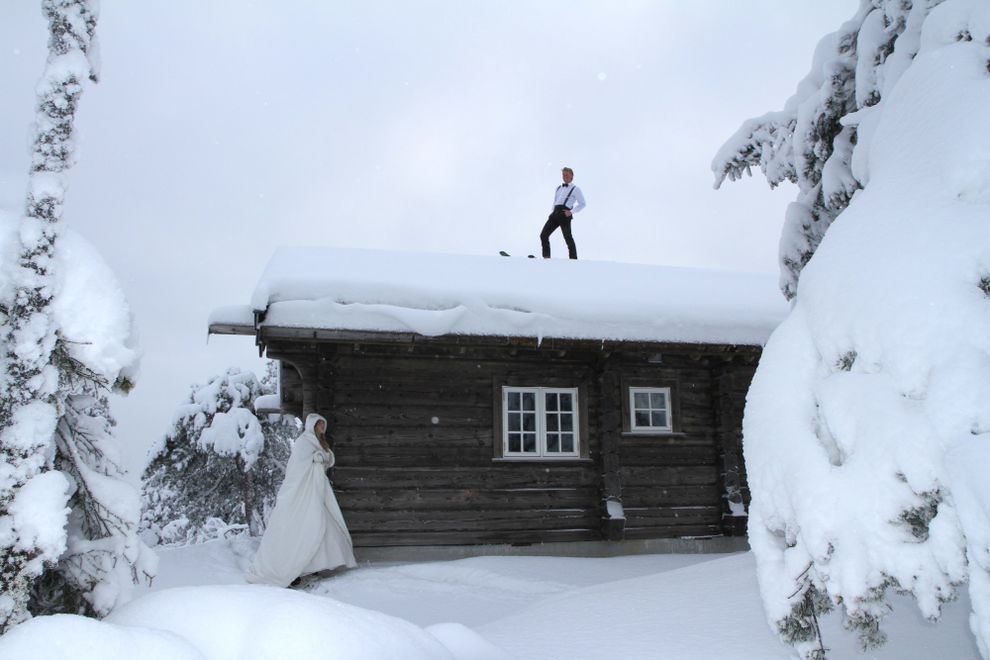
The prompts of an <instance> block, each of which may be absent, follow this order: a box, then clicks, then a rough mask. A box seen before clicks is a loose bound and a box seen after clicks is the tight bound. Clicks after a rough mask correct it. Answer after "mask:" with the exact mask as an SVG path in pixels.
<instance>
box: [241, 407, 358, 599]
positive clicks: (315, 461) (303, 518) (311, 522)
mask: <svg viewBox="0 0 990 660" xmlns="http://www.w3.org/2000/svg"><path fill="white" fill-rule="evenodd" d="M319 421H322V422H323V423H324V424H326V419H324V418H323V417H322V416H320V415H317V414H311V415H309V416H308V417H306V430H305V431H303V434H302V435H301V436H299V437H298V438H297V439H296V442H295V444H294V445H293V446H292V453H291V454H290V455H289V462H288V463H287V464H286V466H285V481H283V482H282V486H281V487H280V488H279V489H278V496H277V498H276V500H275V510H274V511H272V514H271V517H270V519H269V521H268V526H267V527H266V528H265V533H264V536H262V537H261V545H260V546H258V554H256V555H255V557H254V562H253V563H252V565H251V568H249V569H248V572H247V580H248V582H254V583H263V584H272V585H275V586H279V587H285V586H288V585H289V584H291V583H292V581H293V580H295V579H296V578H297V577H299V576H300V575H306V574H308V573H316V572H318V571H323V570H329V569H333V568H337V567H338V566H347V567H354V566H357V562H355V561H354V550H353V547H352V545H351V535H350V533H348V531H347V526H346V525H345V524H344V516H343V515H342V514H341V512H340V506H339V505H338V504H337V498H336V497H334V494H333V489H332V488H331V487H330V482H329V481H327V477H326V470H327V468H329V467H331V466H333V464H334V456H333V452H331V451H327V450H325V449H323V446H322V445H321V444H320V441H319V439H317V437H316V423H317V422H319Z"/></svg>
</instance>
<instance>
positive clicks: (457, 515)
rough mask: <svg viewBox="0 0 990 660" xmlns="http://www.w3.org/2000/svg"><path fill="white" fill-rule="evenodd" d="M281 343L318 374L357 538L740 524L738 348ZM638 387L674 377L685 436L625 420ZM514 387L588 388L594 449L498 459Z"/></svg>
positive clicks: (502, 537)
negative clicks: (728, 518) (617, 513)
mask: <svg viewBox="0 0 990 660" xmlns="http://www.w3.org/2000/svg"><path fill="white" fill-rule="evenodd" d="M460 339H461V340H464V339H465V338H460ZM268 348H269V356H270V357H274V358H277V359H283V360H287V361H291V362H292V364H293V365H295V368H296V370H297V371H298V372H299V373H300V374H303V378H305V377H306V374H313V373H316V374H317V376H315V378H316V379H317V381H318V382H316V383H314V384H308V386H307V387H306V388H305V390H306V391H305V396H303V397H302V398H304V399H305V400H306V403H307V412H308V411H309V406H310V405H312V406H313V409H315V410H316V411H318V412H320V413H322V414H324V415H325V416H327V417H328V419H329V420H330V428H331V440H332V442H333V443H334V452H335V454H336V457H337V467H336V469H335V471H334V477H333V478H334V488H335V491H336V493H337V498H338V501H339V502H340V505H341V509H342V511H343V513H344V517H345V519H346V522H347V524H348V527H349V528H350V530H351V534H352V537H353V539H354V542H355V545H357V546H387V545H445V544H456V545H471V544H486V543H515V544H527V543H540V542H554V541H578V540H600V539H612V540H617V539H619V538H627V539H636V538H670V537H691V536H718V535H721V534H723V533H725V532H729V533H733V531H732V530H731V529H727V528H726V527H725V525H724V524H723V518H724V514H725V513H726V506H727V505H726V501H725V494H726V484H727V483H728V482H730V481H731V480H732V479H733V478H735V479H737V480H740V479H741V480H744V478H745V474H744V470H743V469H742V468H741V459H740V461H739V462H738V464H734V463H732V456H735V455H737V454H738V455H739V456H741V454H739V453H738V452H736V451H735V448H733V449H732V451H730V452H729V453H726V452H725V451H723V448H722V447H721V444H720V443H722V442H723V441H724V440H725V439H728V440H729V441H732V440H733V438H735V436H733V433H737V429H736V428H733V427H732V425H733V423H735V422H734V421H733V420H735V419H736V417H737V416H738V415H737V409H738V410H740V411H741V406H742V398H743V397H744V394H745V385H748V380H746V378H747V376H746V373H749V375H750V376H751V369H750V371H749V372H747V371H746V369H735V368H730V367H732V360H731V357H729V358H727V357H726V354H725V352H726V350H729V349H722V350H721V351H720V352H717V353H718V355H716V356H714V357H713V358H712V359H711V360H710V359H709V356H706V354H705V353H703V352H700V351H699V350H698V349H697V348H694V349H691V350H688V349H680V350H677V349H673V350H665V351H664V352H663V354H662V356H663V357H662V361H661V362H660V363H655V361H654V360H652V358H651V356H653V355H654V354H655V353H656V346H653V347H651V348H650V350H649V351H647V352H644V351H643V350H626V351H618V352H613V351H611V350H609V351H605V350H603V348H602V347H601V346H600V345H599V344H598V343H596V342H587V343H585V344H584V345H583V346H577V347H575V346H573V345H569V346H568V347H567V348H558V347H555V346H554V344H553V343H552V342H546V343H545V344H544V345H543V346H540V347H537V346H535V344H531V345H528V346H526V345H523V346H520V345H518V343H516V344H512V343H505V344H502V345H496V344H485V343H484V342H479V343H477V344H466V343H463V341H462V342H461V343H451V344H449V345H448V344H444V343H442V342H421V343H394V344H385V343H378V344H376V343H372V342H356V343H355V342H311V343H308V344H307V343H304V342H294V343H290V342H283V343H280V344H277V345H274V344H273V345H269V347H268ZM746 350H747V351H749V352H750V353H752V352H753V351H754V350H756V349H746ZM757 354H758V351H757ZM727 364H728V366H726V365H727ZM630 383H635V384H646V383H655V384H656V386H660V387H666V386H670V387H672V403H673V413H674V418H673V419H674V432H673V433H669V434H655V435H648V436H647V435H639V434H632V433H629V432H628V429H623V421H622V417H623V411H622V410H621V406H622V400H623V397H626V396H628V393H627V392H628V391H627V390H626V389H625V388H626V387H628V386H629V384H630ZM283 384H284V381H283ZM503 384H507V385H516V386H551V387H556V386H560V387H580V388H581V392H582V399H583V401H582V404H583V405H582V408H581V414H582V420H581V424H582V427H583V430H584V431H585V433H586V437H587V446H586V451H585V455H584V457H583V458H582V459H581V460H556V461H547V462H543V461H539V462H537V461H527V462H520V461H513V460H498V459H496V458H495V451H494V449H495V446H496V443H498V444H500V443H501V437H500V434H498V433H497V426H498V423H500V422H499V420H496V416H499V418H500V416H501V404H500V395H501V389H500V388H501V385H503ZM299 396H301V395H299ZM297 398H298V397H297ZM724 399H732V401H727V400H724ZM733 452H735V453H733ZM733 470H734V471H733ZM743 489H744V486H741V487H740V489H739V492H740V493H743V492H745V491H744V490H743ZM607 499H616V500H617V501H620V502H621V504H622V506H623V508H624V511H625V519H624V520H614V519H610V518H609V516H608V515H607V513H606V507H605V501H606V500H607Z"/></svg>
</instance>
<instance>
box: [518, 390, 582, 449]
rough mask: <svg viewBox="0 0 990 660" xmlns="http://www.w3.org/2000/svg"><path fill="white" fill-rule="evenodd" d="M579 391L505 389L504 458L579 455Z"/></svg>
mask: <svg viewBox="0 0 990 660" xmlns="http://www.w3.org/2000/svg"><path fill="white" fill-rule="evenodd" d="M577 393H578V391H577V388H564V389H561V388H549V387H503V388H502V455H503V456H504V457H506V458H509V457H512V458H521V457H525V458H557V457H576V456H578V455H579V448H580V442H579V438H578V405H577V398H578V397H577Z"/></svg>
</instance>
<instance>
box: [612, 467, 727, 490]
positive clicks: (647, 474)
mask: <svg viewBox="0 0 990 660" xmlns="http://www.w3.org/2000/svg"><path fill="white" fill-rule="evenodd" d="M619 475H620V477H621V478H622V485H623V487H628V486H691V485H697V484H714V483H717V482H718V468H717V467H716V466H715V465H706V466H693V465H685V466H679V467H659V466H649V467H629V466H623V467H622V468H620V469H619Z"/></svg>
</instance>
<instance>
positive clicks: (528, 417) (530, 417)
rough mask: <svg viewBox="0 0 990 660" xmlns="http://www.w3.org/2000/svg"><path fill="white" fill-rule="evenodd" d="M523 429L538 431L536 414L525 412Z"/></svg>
mask: <svg viewBox="0 0 990 660" xmlns="http://www.w3.org/2000/svg"><path fill="white" fill-rule="evenodd" d="M522 418H523V431H536V414H535V413H523V416H522Z"/></svg>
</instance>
